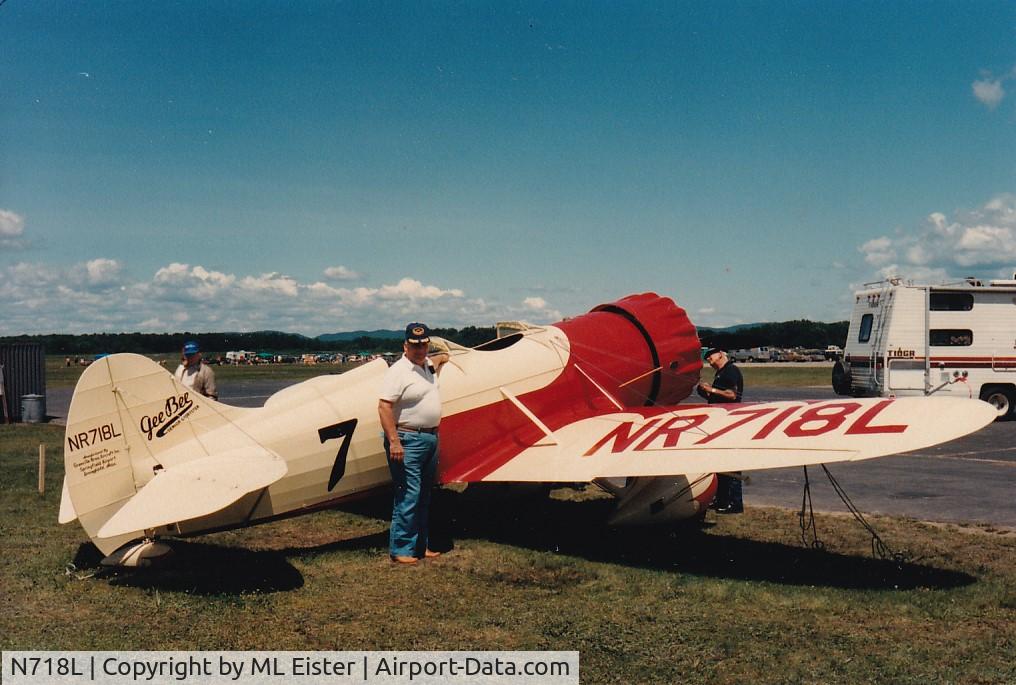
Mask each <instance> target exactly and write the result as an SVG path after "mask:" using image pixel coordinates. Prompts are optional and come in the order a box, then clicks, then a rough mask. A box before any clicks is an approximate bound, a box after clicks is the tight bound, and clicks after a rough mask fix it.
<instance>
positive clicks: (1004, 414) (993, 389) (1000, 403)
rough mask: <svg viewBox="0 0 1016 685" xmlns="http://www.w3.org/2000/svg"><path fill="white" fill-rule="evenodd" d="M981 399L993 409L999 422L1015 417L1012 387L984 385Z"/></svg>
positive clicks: (1015, 407)
mask: <svg viewBox="0 0 1016 685" xmlns="http://www.w3.org/2000/svg"><path fill="white" fill-rule="evenodd" d="M981 399H982V400H984V401H985V402H987V403H988V404H990V405H992V406H993V407H995V410H996V411H997V412H998V418H999V420H1005V419H1007V418H1013V417H1016V390H1014V389H1013V388H1012V386H1005V385H986V386H984V387H983V388H981Z"/></svg>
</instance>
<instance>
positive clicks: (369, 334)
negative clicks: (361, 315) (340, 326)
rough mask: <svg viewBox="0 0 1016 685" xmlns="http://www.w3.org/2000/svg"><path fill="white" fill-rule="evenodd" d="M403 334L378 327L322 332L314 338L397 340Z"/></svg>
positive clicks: (341, 340) (331, 339)
mask: <svg viewBox="0 0 1016 685" xmlns="http://www.w3.org/2000/svg"><path fill="white" fill-rule="evenodd" d="M403 335H404V332H403V331H389V330H385V329H378V330H375V331H349V332H348V333H324V334H322V335H319V336H317V337H316V338H314V339H315V340H320V341H321V342H335V341H340V342H346V341H349V340H356V339H357V338H372V339H374V340H399V339H401V338H402V336H403Z"/></svg>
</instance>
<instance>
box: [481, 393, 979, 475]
mask: <svg viewBox="0 0 1016 685" xmlns="http://www.w3.org/2000/svg"><path fill="white" fill-rule="evenodd" d="M995 416H996V412H995V409H994V407H992V406H991V405H989V404H987V403H986V402H981V401H980V400H970V399H956V398H945V397H913V398H902V399H896V400H889V399H881V398H874V399H870V398H868V399H851V400H835V401H819V402H816V401H806V402H768V403H760V404H728V405H708V406H706V405H698V406H696V405H680V406H677V407H667V408H663V407H656V408H654V407H647V408H631V409H628V410H626V411H625V412H614V413H610V414H602V415H600V416H596V417H592V418H588V419H582V420H579V421H575V422H573V423H570V424H568V425H565V426H563V427H555V428H554V434H555V436H556V437H557V439H558V441H559V444H556V445H542V444H535V445H532V446H530V447H528V448H526V449H523V450H522V451H521V452H520V453H519V454H517V455H516V456H515V457H513V458H512V459H510V460H508V461H507V462H505V463H503V464H502V465H501V466H499V467H498V468H496V469H494V470H492V471H491V472H490V473H488V474H487V475H485V476H484V477H483V478H482V480H484V481H515V482H548V481H549V482H554V481H558V482H568V481H575V482H579V481H585V482H588V481H591V480H594V479H596V478H612V477H628V476H679V475H694V474H701V473H717V472H723V471H750V470H755V469H772V468H783V467H788V466H806V465H808V464H826V463H833V462H840V461H855V460H860V459H871V458H873V457H881V456H885V455H889V454H896V453H899V452H907V451H910V450H915V449H920V448H924V447H929V446H931V445H936V444H938V443H942V442H946V441H948V440H953V439H955V438H958V437H961V436H963V435H966V434H967V433H972V432H973V431H975V430H978V429H980V428H983V427H984V426H986V425H988V424H989V423H991V422H992V421H993V420H994V419H995Z"/></svg>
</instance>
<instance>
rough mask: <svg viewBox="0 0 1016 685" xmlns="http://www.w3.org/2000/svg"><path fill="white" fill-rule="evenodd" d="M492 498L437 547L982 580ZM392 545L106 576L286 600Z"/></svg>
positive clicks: (605, 509) (437, 509) (869, 584)
mask: <svg viewBox="0 0 1016 685" xmlns="http://www.w3.org/2000/svg"><path fill="white" fill-rule="evenodd" d="M495 490H497V492H495V493H493V494H491V492H490V491H485V489H483V488H472V489H471V490H467V491H466V492H463V493H458V492H454V491H452V490H446V489H443V490H438V491H436V492H435V497H434V502H433V507H432V508H433V521H432V532H431V543H432V544H431V546H432V547H433V548H434V549H437V550H441V551H448V550H452V549H453V548H454V546H455V541H456V540H469V539H478V540H488V541H491V542H496V543H499V544H505V545H511V546H514V547H520V548H524V549H531V550H536V551H543V552H553V553H555V554H560V555H564V556H572V557H578V558H582V559H587V560H590V561H598V562H603V563H609V564H618V565H622V566H630V567H635V568H645V569H657V570H660V571H668V572H674V573H686V574H693V575H697V576H706V577H713V578H727V579H734V580H751V581H766V582H772V583H777V584H783V585H811V586H817V587H833V588H842V589H862V590H909V589H915V588H926V589H936V590H945V589H951V588H957V587H962V586H965V585H970V584H972V583H974V582H976V580H977V579H976V578H975V577H974V576H971V575H969V574H966V573H962V572H959V571H951V570H946V569H940V568H935V567H933V566H928V565H925V564H920V563H905V564H902V565H898V564H896V563H895V562H893V561H889V560H882V559H875V558H871V557H869V556H860V555H845V554H840V553H837V552H834V551H828V550H816V549H810V548H806V547H803V546H793V545H786V544H781V543H767V542H759V541H756V540H748V539H744V538H739V537H735V536H730V535H708V534H705V533H704V531H703V529H702V528H701V527H696V526H694V525H693V524H690V523H689V524H687V525H684V526H682V527H678V528H676V529H671V530H664V529H659V528H655V529H654V528H628V529H611V528H608V527H607V526H605V525H604V522H605V520H606V518H607V516H608V515H609V513H610V511H611V508H612V502H611V501H610V500H608V499H594V500H586V501H566V500H559V499H553V498H548V497H546V496H545V495H544V493H537V494H530V495H528V496H522V497H519V496H504V495H503V491H502V490H501V489H495ZM390 506H391V504H390V501H389V500H388V499H387V498H386V497H378V498H372V499H368V500H363V501H361V502H358V503H356V504H355V505H352V506H346V507H343V509H344V510H345V511H351V512H352V513H356V514H360V515H363V516H369V517H373V518H378V519H384V518H387V516H388V515H389V514H390ZM705 527H706V528H708V527H709V524H706V525H705ZM387 544H388V533H387V531H384V532H378V533H372V534H370V535H364V536H360V537H356V538H350V539H346V540H337V541H335V542H330V543H327V544H324V545H316V546H311V547H290V548H285V549H279V550H271V551H252V550H247V549H244V548H242V547H231V546H229V547H227V546H223V545H217V544H213V543H209V542H207V541H191V540H176V541H174V542H173V550H174V557H173V559H172V560H171V561H170V562H169V563H168V564H167V565H166V566H162V567H158V568H151V569H138V570H134V571H130V572H124V571H122V570H121V571H111V572H109V573H108V574H100V575H101V576H103V577H106V578H109V582H110V583H111V584H113V585H123V586H127V587H138V588H144V589H159V590H161V591H165V592H184V593H189V594H196V595H223V594H225V595H240V594H245V593H251V592H261V593H272V592H285V591H289V590H295V589H298V588H300V587H302V586H303V584H304V579H303V576H302V575H301V574H300V572H299V571H298V570H297V569H296V568H295V567H294V566H293V565H292V564H291V563H290V562H289V558H291V557H294V556H314V555H318V554H325V553H332V552H342V551H356V550H377V551H378V553H379V554H384V553H385V551H386V550H387ZM101 557H102V555H101V554H100V553H99V551H98V550H97V549H96V548H95V547H93V546H92V545H90V544H83V545H81V547H80V548H79V551H78V557H77V558H76V559H75V564H76V565H77V566H78V568H88V567H98V562H99V560H100V559H101ZM339 563H341V562H339Z"/></svg>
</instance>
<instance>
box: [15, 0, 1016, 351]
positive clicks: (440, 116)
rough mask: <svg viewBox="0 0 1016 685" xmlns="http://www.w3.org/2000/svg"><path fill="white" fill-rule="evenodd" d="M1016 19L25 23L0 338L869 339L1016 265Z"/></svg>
mask: <svg viewBox="0 0 1016 685" xmlns="http://www.w3.org/2000/svg"><path fill="white" fill-rule="evenodd" d="M1013 91H1016V4H1014V3H1012V2H1009V1H1006V2H963V3H960V2H934V1H932V2H906V3H904V2H793V3H787V2H737V3H725V2H710V3H705V2H695V3H680V2H667V3H634V2H615V3H605V2H604V3H600V2H594V3H589V2H582V3H565V2H546V3H535V2H497V3H477V2H454V3H453V2H430V3H405V2H399V3H384V2H343V3H339V2H294V3H279V2H260V1H258V0H246V1H244V2H216V3H203V2H160V3H154V2H126V1H123V2H101V1H97V2H89V3H75V2H69V1H64V2H49V1H46V0H32V1H31V2H30V1H28V0H7V1H6V2H5V3H4V4H3V5H0V335H12V334H18V333H44V332H70V333H81V332H97V331H134V330H141V331H154V332H163V331H166V332H175V331H183V330H188V331H196V332H200V331H221V330H258V329H265V328H270V329H280V330H286V331H293V332H301V333H306V334H311V335H316V334H319V333H325V332H333V331H342V330H353V329H359V328H381V327H384V328H397V327H399V326H401V325H403V324H404V322H405V321H406V320H407V319H422V320H426V321H428V322H430V323H432V324H433V325H444V326H461V325H466V324H477V325H489V324H492V323H493V322H494V321H496V320H500V319H516V318H520V319H525V320H529V321H532V322H536V323H544V322H551V321H554V320H557V319H559V318H560V317H561V316H571V315H575V314H579V313H582V312H584V311H587V310H588V309H589V308H591V307H593V306H595V305H597V304H599V303H601V302H606V301H610V300H613V299H616V298H618V297H621V296H623V295H626V294H628V293H632V292H642V291H649V290H651V291H656V292H659V293H662V294H666V295H669V296H671V297H673V298H674V299H675V301H677V302H678V303H679V304H681V305H682V306H684V307H685V308H686V309H687V310H688V311H689V314H690V315H691V317H692V320H693V321H695V322H696V323H698V324H699V325H708V326H725V325H730V324H734V323H743V322H753V321H772V320H786V319H792V318H811V319H816V320H824V321H832V320H839V319H844V318H847V317H848V315H849V309H850V303H851V302H852V296H851V293H852V291H853V289H854V288H855V287H857V286H858V285H859V284H861V283H864V282H866V281H872V280H876V279H878V278H880V277H882V276H885V275H890V274H891V275H902V276H904V277H907V278H913V279H917V280H927V279H931V280H936V281H937V280H942V279H949V278H955V277H959V276H965V275H968V274H973V275H978V276H982V277H1001V276H1010V277H1011V275H1012V271H1013V269H1016V93H1014V92H1013Z"/></svg>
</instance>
